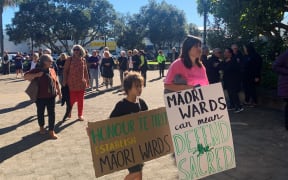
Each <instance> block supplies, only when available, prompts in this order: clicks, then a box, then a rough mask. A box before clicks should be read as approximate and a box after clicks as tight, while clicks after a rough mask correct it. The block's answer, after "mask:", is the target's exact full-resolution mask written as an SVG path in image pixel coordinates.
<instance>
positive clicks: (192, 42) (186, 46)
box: [180, 35, 202, 69]
mask: <svg viewBox="0 0 288 180" xmlns="http://www.w3.org/2000/svg"><path fill="white" fill-rule="evenodd" d="M199 45H200V46H201V40H200V39H198V38H197V37H194V36H191V35H188V36H187V38H186V39H185V40H184V42H183V45H182V49H181V54H180V58H181V59H182V61H183V63H184V66H185V67H186V68H188V69H191V68H192V66H193V64H192V62H191V59H190V57H189V51H190V50H191V48H192V47H195V46H199ZM196 64H197V66H199V67H202V63H201V60H200V57H199V58H197V59H196Z"/></svg>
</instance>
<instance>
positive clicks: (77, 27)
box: [7, 0, 115, 52]
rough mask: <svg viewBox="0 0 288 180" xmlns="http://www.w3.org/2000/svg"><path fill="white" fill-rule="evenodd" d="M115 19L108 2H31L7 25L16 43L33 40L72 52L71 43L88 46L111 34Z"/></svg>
mask: <svg viewBox="0 0 288 180" xmlns="http://www.w3.org/2000/svg"><path fill="white" fill-rule="evenodd" d="M114 20H115V11H114V9H113V6H112V5H111V4H110V3H109V2H108V1H107V0H84V1H76V0H49V1H47V0H46V1H45V0H41V1H39V0H27V1H25V2H24V3H22V4H21V5H20V6H19V11H18V12H17V13H16V14H15V17H14V18H13V20H12V24H10V25H7V34H8V35H9V38H10V40H12V41H14V42H15V43H20V42H21V41H25V40H28V39H29V40H31V41H32V42H34V43H35V45H36V46H40V45H45V46H47V47H49V48H51V49H53V50H54V51H57V52H61V51H66V52H69V49H70V47H69V41H72V42H73V43H74V44H81V45H82V46H84V47H85V46H86V45H88V44H89V43H91V42H92V41H93V40H95V39H96V38H97V37H99V36H102V35H104V34H105V35H106V34H109V30H110V28H111V26H112V24H113V22H114Z"/></svg>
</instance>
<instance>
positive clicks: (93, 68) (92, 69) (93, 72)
mask: <svg viewBox="0 0 288 180" xmlns="http://www.w3.org/2000/svg"><path fill="white" fill-rule="evenodd" d="M98 55H99V54H98V53H97V51H96V50H94V51H92V56H91V57H89V59H88V66H89V73H90V84H91V90H92V91H93V87H94V86H93V83H94V80H95V81H96V91H99V62H100V59H99V56H98Z"/></svg>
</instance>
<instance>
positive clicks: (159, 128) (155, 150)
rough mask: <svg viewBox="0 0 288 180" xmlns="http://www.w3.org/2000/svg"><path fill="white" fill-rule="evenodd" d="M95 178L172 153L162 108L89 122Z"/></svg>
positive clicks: (166, 121) (169, 135)
mask: <svg viewBox="0 0 288 180" xmlns="http://www.w3.org/2000/svg"><path fill="white" fill-rule="evenodd" d="M88 129H89V132H88V133H89V138H90V145H91V151H92V158H93V163H94V169H95V174H96V177H100V176H103V175H105V174H109V173H112V172H115V171H119V170H122V169H127V168H129V167H132V166H133V165H136V164H140V163H143V162H146V161H149V160H152V159H156V158H159V157H161V156H164V155H167V154H169V153H173V152H174V151H173V145H172V139H171V134H170V128H169V125H168V120H167V115H166V110H165V108H160V109H155V110H150V111H145V112H139V113H135V114H130V115H126V116H121V117H117V118H111V119H108V120H104V121H99V122H89V123H88Z"/></svg>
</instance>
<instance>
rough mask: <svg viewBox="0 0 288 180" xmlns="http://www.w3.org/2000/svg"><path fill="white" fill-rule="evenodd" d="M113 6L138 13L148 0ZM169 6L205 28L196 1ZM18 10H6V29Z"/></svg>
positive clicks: (124, 0)
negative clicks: (182, 12)
mask: <svg viewBox="0 0 288 180" xmlns="http://www.w3.org/2000/svg"><path fill="white" fill-rule="evenodd" d="M108 1H109V2H110V3H111V4H113V6H114V9H115V10H116V11H117V12H120V13H124V14H126V13H130V14H135V13H138V12H139V10H140V7H142V6H144V5H146V4H148V0H108ZM165 1H166V2H167V3H168V4H172V5H175V6H176V7H177V8H178V9H180V10H183V11H184V12H185V14H186V19H187V22H188V23H194V24H196V25H197V26H198V27H202V26H203V17H200V16H199V14H198V13H197V5H196V0H165ZM157 2H162V0H157ZM17 10H18V9H17V8H6V9H4V13H3V23H4V27H5V25H6V24H9V23H11V19H12V18H13V17H14V13H15V12H16V11H17Z"/></svg>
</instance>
